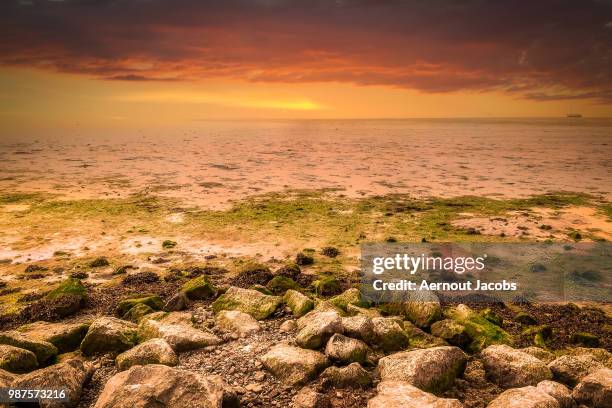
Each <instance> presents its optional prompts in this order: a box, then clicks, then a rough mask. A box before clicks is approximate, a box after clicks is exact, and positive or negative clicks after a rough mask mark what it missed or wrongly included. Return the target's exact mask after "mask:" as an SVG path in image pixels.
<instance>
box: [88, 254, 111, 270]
mask: <svg viewBox="0 0 612 408" xmlns="http://www.w3.org/2000/svg"><path fill="white" fill-rule="evenodd" d="M108 265H110V263H109V262H108V259H106V258H105V257H103V256H99V257H97V258H96V259H94V260H93V261H91V262H90V263H89V266H91V267H92V268H101V267H103V266H108Z"/></svg>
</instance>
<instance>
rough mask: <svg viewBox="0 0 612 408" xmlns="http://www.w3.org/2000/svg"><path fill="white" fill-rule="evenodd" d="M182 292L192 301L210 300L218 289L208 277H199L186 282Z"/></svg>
mask: <svg viewBox="0 0 612 408" xmlns="http://www.w3.org/2000/svg"><path fill="white" fill-rule="evenodd" d="M181 290H182V291H183V293H185V295H187V297H188V298H189V299H191V300H202V299H209V298H211V297H214V296H215V295H216V293H217V289H216V288H215V287H214V286H213V284H212V283H210V282H209V281H208V279H207V278H206V276H198V277H197V278H194V279H191V280H190V281H187V282H185V284H184V285H183V287H182V288H181Z"/></svg>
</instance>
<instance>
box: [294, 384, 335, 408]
mask: <svg viewBox="0 0 612 408" xmlns="http://www.w3.org/2000/svg"><path fill="white" fill-rule="evenodd" d="M292 402H293V408H329V407H330V406H331V404H330V402H329V398H327V396H326V395H324V394H321V393H319V392H316V391H315V390H313V389H312V388H310V387H304V388H302V389H301V390H300V392H298V393H297V394H296V395H295V397H293V401H292Z"/></svg>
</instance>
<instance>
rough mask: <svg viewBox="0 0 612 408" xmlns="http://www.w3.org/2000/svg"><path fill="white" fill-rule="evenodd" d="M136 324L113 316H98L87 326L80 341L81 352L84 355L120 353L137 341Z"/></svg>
mask: <svg viewBox="0 0 612 408" xmlns="http://www.w3.org/2000/svg"><path fill="white" fill-rule="evenodd" d="M136 329H137V326H136V325H135V324H133V323H130V322H127V321H125V320H120V319H116V318H114V317H100V318H98V319H96V320H94V322H93V323H92V324H91V326H89V330H88V331H87V334H86V335H85V338H84V339H83V342H82V343H81V352H82V353H83V354H84V355H86V356H91V355H95V354H105V353H120V352H122V351H125V350H127V349H130V348H132V347H134V346H135V345H136V343H137V335H136Z"/></svg>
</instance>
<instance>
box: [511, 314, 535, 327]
mask: <svg viewBox="0 0 612 408" xmlns="http://www.w3.org/2000/svg"><path fill="white" fill-rule="evenodd" d="M514 320H515V321H516V322H517V323H520V324H524V325H527V326H533V325H536V324H538V321H537V320H536V319H534V318H533V317H531V315H529V314H527V313H525V312H520V313H518V314H517V315H516V316H515V317H514Z"/></svg>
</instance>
